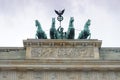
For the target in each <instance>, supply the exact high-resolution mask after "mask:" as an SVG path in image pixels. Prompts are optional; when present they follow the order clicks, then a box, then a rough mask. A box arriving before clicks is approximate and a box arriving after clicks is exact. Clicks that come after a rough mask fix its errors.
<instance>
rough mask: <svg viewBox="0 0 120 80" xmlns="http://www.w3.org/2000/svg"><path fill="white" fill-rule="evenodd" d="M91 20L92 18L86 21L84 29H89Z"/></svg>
mask: <svg viewBox="0 0 120 80" xmlns="http://www.w3.org/2000/svg"><path fill="white" fill-rule="evenodd" d="M90 22H91V20H90V19H88V20H87V22H86V23H85V25H84V29H89V26H90Z"/></svg>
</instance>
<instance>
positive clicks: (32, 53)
mask: <svg viewBox="0 0 120 80" xmlns="http://www.w3.org/2000/svg"><path fill="white" fill-rule="evenodd" d="M101 43H102V41H100V40H96V39H93V40H58V39H57V40H55V39H50V40H49V39H37V40H36V39H28V40H24V47H25V48H26V59H82V60H83V59H99V48H100V47H101Z"/></svg>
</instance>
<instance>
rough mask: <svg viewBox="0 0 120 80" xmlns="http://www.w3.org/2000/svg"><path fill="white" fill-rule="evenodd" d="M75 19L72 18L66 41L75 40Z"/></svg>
mask: <svg viewBox="0 0 120 80" xmlns="http://www.w3.org/2000/svg"><path fill="white" fill-rule="evenodd" d="M73 22H74V17H70V21H69V27H68V31H67V32H66V39H74V36H75V29H74V25H73Z"/></svg>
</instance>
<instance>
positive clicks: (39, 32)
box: [35, 20, 47, 39]
mask: <svg viewBox="0 0 120 80" xmlns="http://www.w3.org/2000/svg"><path fill="white" fill-rule="evenodd" d="M35 25H36V27H37V31H36V36H35V37H36V38H37V39H47V36H46V34H45V32H44V31H43V30H42V27H41V24H40V22H39V21H38V20H35Z"/></svg>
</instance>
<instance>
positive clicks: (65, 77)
mask: <svg viewBox="0 0 120 80" xmlns="http://www.w3.org/2000/svg"><path fill="white" fill-rule="evenodd" d="M0 79H1V80H94V79H95V80H120V72H114V71H105V72H100V71H84V72H81V71H22V72H21V71H0Z"/></svg>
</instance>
